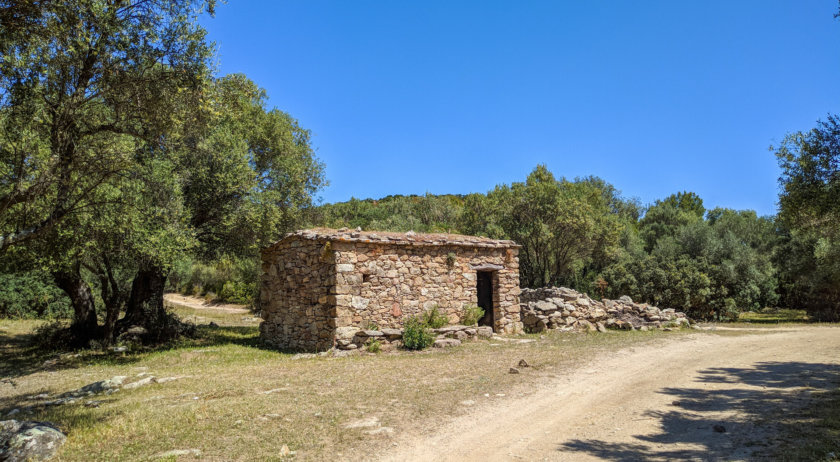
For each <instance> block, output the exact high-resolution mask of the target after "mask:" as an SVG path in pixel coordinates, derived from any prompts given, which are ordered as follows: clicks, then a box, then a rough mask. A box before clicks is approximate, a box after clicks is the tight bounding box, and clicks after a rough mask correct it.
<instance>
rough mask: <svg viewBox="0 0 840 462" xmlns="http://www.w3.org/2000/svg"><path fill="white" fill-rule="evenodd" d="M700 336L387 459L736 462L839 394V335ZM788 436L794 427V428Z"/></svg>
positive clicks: (553, 383)
mask: <svg viewBox="0 0 840 462" xmlns="http://www.w3.org/2000/svg"><path fill="white" fill-rule="evenodd" d="M753 332H756V331H755V330H751V331H750V333H749V334H742V335H732V334H729V335H709V334H696V335H691V336H689V337H681V338H673V339H669V340H668V341H666V342H664V343H657V344H655V345H652V346H645V347H640V348H628V349H625V350H621V351H618V352H616V353H614V354H613V355H611V357H608V358H598V360H597V361H593V362H592V363H590V364H588V365H586V366H584V367H581V368H578V369H576V370H573V371H569V372H568V373H564V374H562V375H560V376H558V377H555V378H552V379H549V380H548V381H547V382H545V383H543V384H542V385H540V386H539V387H538V389H537V390H536V391H535V392H534V393H533V394H530V395H528V396H523V397H518V398H511V399H510V400H508V401H506V402H504V403H502V404H498V403H497V404H496V405H494V406H492V407H485V408H476V409H475V410H474V412H471V413H469V414H467V415H462V416H460V417H457V418H456V419H454V420H453V421H451V422H450V423H448V424H446V425H444V426H441V427H436V428H434V429H429V430H428V431H427V432H426V433H420V434H417V433H415V434H413V435H404V436H403V437H401V438H400V439H397V440H396V444H397V447H396V448H395V450H394V451H393V452H392V453H391V454H388V455H387V457H386V458H385V460H393V461H397V460H420V461H422V460H429V461H432V460H480V461H483V462H486V461H493V460H639V459H646V460H673V459H701V460H718V459H722V460H738V459H747V458H751V457H757V456H758V457H760V456H761V454H762V453H764V454H766V453H767V452H766V451H769V450H772V448H773V446H774V445H776V444H778V443H779V441H780V438H784V436H785V434H786V433H789V431H787V432H786V430H785V427H784V425H785V424H784V423H783V422H779V421H778V420H775V419H774V418H773V417H774V416H778V415H779V413H780V412H781V413H782V415H784V413H785V412H787V411H790V410H791V409H795V408H796V407H801V406H805V405H807V404H809V403H811V402H812V398H811V393H812V392H820V391H824V390H827V389H831V388H832V387H833V388H834V389H836V388H837V386H838V382H839V381H840V354H838V351H840V327H822V326H797V327H794V328H790V327H786V328H783V329H779V330H776V329H771V328H769V329H762V330H761V331H760V333H753ZM788 430H789V429H788Z"/></svg>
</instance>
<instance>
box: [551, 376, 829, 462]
mask: <svg viewBox="0 0 840 462" xmlns="http://www.w3.org/2000/svg"><path fill="white" fill-rule="evenodd" d="M697 382H698V385H699V386H698V387H696V388H663V389H662V390H660V393H663V394H666V395H669V396H672V397H673V398H674V402H673V403H672V407H673V408H674V409H675V410H667V411H648V412H647V413H645V417H647V418H652V419H656V420H657V421H658V422H659V426H660V433H658V434H649V435H634V436H633V437H634V438H635V439H636V440H637V441H638V442H637V443H612V442H608V441H602V440H580V439H577V440H571V441H568V442H566V443H563V444H562V445H561V446H560V447H559V448H558V450H559V451H563V452H579V453H586V454H588V455H591V456H594V457H598V458H600V459H603V460H613V461H630V460H685V459H692V460H728V459H732V458H736V459H743V458H747V459H773V458H775V457H777V454H776V453H777V451H778V450H779V448H780V447H785V445H786V444H788V443H802V441H801V438H812V439H815V440H814V441H819V440H821V439H822V440H825V439H827V438H833V437H832V436H831V435H830V434H829V433H825V434H821V433H820V432H831V431H836V429H835V430H831V429H830V428H826V427H825V426H821V425H820V422H814V420H815V419H814V418H813V412H808V409H814V407H818V406H821V405H822V403H821V400H824V399H828V397H829V396H834V395H833V393H836V390H837V389H838V386H839V385H840V366H838V365H837V364H823V363H806V362H760V363H757V364H755V365H754V366H753V367H752V368H710V369H706V370H703V371H700V373H699V376H698V377H697ZM703 383H706V384H712V383H713V384H718V385H724V386H725V385H726V384H745V385H748V386H750V388H747V389H743V388H736V387H733V388H722V389H706V388H703V387H702V384H703ZM730 411H735V412H734V416H733V414H732V413H729V412H730ZM724 412H727V414H725V415H724V414H723V413H724ZM816 420H819V419H816ZM716 428H717V430H716ZM722 429H725V432H721V431H720V430H722ZM793 439H799V440H797V441H792V440H793ZM814 455H816V454H814ZM792 457H793V458H794V459H796V458H798V457H797V456H792ZM810 457H811V456H806V458H810ZM788 458H790V457H788Z"/></svg>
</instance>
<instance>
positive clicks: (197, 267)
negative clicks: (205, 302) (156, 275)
mask: <svg viewBox="0 0 840 462" xmlns="http://www.w3.org/2000/svg"><path fill="white" fill-rule="evenodd" d="M257 272H258V262H257V259H256V258H239V257H227V256H223V257H221V258H219V259H218V260H216V261H211V262H200V261H195V260H192V259H190V258H185V259H183V260H180V261H178V262H176V263H175V264H174V265H173V268H172V271H171V272H170V274H169V279H168V280H167V290H170V291H174V292H180V293H182V294H184V295H195V296H203V297H205V298H206V296H207V295H208V294H211V295H212V297H214V298H218V299H219V300H221V301H225V302H229V303H238V304H242V305H252V304H254V302H255V301H256V299H257V295H258V292H257Z"/></svg>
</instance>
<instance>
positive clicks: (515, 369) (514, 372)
mask: <svg viewBox="0 0 840 462" xmlns="http://www.w3.org/2000/svg"><path fill="white" fill-rule="evenodd" d="M508 372H509V373H511V374H518V373H519V369H517V368H515V367H511V368H510V370H509V371H508Z"/></svg>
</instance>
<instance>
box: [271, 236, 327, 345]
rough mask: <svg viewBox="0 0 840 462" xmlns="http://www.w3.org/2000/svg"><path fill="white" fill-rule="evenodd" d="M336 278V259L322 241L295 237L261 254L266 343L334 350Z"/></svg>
mask: <svg viewBox="0 0 840 462" xmlns="http://www.w3.org/2000/svg"><path fill="white" fill-rule="evenodd" d="M335 279H336V275H335V259H334V257H333V256H332V255H331V253H330V252H329V249H328V248H325V244H324V243H323V242H317V241H312V240H306V239H301V238H299V237H294V236H292V237H289V238H286V239H284V240H282V241H280V242H279V243H277V244H275V245H274V246H272V247H270V248H268V249H266V250H265V251H263V253H262V281H261V290H260V305H261V308H262V318H263V322H262V323H261V324H260V337H261V338H262V339H263V341H265V342H266V343H268V344H269V345H272V346H274V347H276V348H280V349H288V350H304V351H323V350H328V349H330V348H332V346H333V339H334V333H335V327H336V325H335V295H332V296H331V294H330V292H331V289H332V288H334V287H335Z"/></svg>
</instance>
